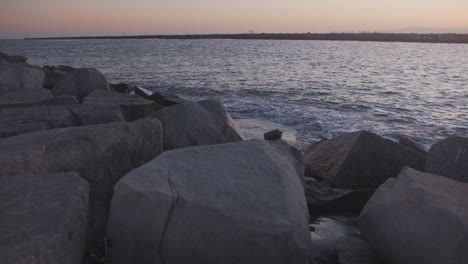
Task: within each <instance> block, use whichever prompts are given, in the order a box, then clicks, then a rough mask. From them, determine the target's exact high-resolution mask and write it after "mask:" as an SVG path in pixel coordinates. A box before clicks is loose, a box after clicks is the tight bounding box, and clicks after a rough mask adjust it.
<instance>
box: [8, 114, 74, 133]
mask: <svg viewBox="0 0 468 264" xmlns="http://www.w3.org/2000/svg"><path fill="white" fill-rule="evenodd" d="M76 125H78V123H77V120H76V118H75V116H74V115H73V114H72V113H71V112H70V111H69V110H68V108H67V107H66V106H40V107H25V108H9V109H0V138H5V137H11V136H15V135H19V134H24V133H29V132H33V131H38V130H46V129H52V128H59V127H69V126H76Z"/></svg>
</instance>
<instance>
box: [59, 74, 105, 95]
mask: <svg viewBox="0 0 468 264" xmlns="http://www.w3.org/2000/svg"><path fill="white" fill-rule="evenodd" d="M94 90H106V91H109V83H108V82H107V80H106V78H105V77H104V75H102V74H101V73H100V72H99V71H98V70H96V69H95V68H80V69H77V70H75V71H71V72H69V73H68V74H67V75H66V76H65V77H64V78H63V79H61V80H59V81H57V83H56V84H55V85H54V87H53V88H52V94H53V95H54V96H58V95H72V96H75V97H76V98H78V100H80V101H81V99H83V97H85V96H87V95H89V94H90V93H91V92H92V91H94Z"/></svg>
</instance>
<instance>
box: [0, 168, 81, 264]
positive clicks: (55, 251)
mask: <svg viewBox="0 0 468 264" xmlns="http://www.w3.org/2000/svg"><path fill="white" fill-rule="evenodd" d="M88 196H89V188H88V183H87V182H86V181H85V180H83V179H82V178H81V177H80V176H79V175H77V174H76V173H71V172H61V173H54V174H34V175H33V174H29V175H12V176H11V175H9V176H3V175H2V176H0V211H1V213H0V234H1V235H0V256H1V261H0V262H1V263H2V264H28V263H36V264H79V263H81V258H82V256H83V254H84V250H85V243H86V233H87V229H88V225H87V224H88Z"/></svg>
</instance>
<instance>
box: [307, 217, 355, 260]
mask: <svg viewBox="0 0 468 264" xmlns="http://www.w3.org/2000/svg"><path fill="white" fill-rule="evenodd" d="M356 219H357V216H321V217H319V218H317V219H315V220H314V221H313V222H312V223H311V224H310V226H311V232H310V239H311V242H310V243H311V247H310V248H311V263H312V264H319V263H320V262H318V259H320V258H323V257H324V256H327V255H328V254H330V253H334V251H335V248H336V245H337V243H338V242H339V241H340V240H341V238H343V237H345V236H355V235H359V231H358V229H357V228H356V226H355V221H356Z"/></svg>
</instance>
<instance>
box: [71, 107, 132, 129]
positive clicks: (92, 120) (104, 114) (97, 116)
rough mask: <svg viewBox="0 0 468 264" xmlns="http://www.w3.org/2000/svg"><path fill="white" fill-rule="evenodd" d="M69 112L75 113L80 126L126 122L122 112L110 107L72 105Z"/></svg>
mask: <svg viewBox="0 0 468 264" xmlns="http://www.w3.org/2000/svg"><path fill="white" fill-rule="evenodd" d="M67 108H68V110H70V112H71V113H73V116H74V117H75V118H76V120H77V122H78V125H80V126H89V125H98V124H106V123H111V122H122V121H125V119H124V117H123V115H122V112H121V111H120V110H119V109H116V108H115V107H113V106H109V105H86V104H80V105H70V106H67Z"/></svg>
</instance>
